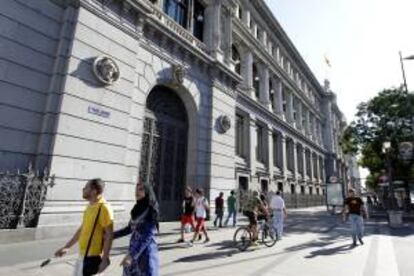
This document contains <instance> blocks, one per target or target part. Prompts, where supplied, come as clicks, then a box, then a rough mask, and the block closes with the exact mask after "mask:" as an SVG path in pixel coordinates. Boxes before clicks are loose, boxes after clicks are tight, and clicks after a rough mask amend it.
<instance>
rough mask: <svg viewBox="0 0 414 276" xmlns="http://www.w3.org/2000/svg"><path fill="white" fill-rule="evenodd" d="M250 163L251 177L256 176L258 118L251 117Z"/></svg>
mask: <svg viewBox="0 0 414 276" xmlns="http://www.w3.org/2000/svg"><path fill="white" fill-rule="evenodd" d="M249 131H250V135H249V149H250V151H249V163H250V171H251V175H252V176H254V175H255V174H256V146H257V135H256V118H255V117H253V116H250V124H249Z"/></svg>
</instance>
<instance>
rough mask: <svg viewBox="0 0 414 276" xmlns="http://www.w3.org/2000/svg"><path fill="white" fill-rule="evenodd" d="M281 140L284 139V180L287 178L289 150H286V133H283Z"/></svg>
mask: <svg viewBox="0 0 414 276" xmlns="http://www.w3.org/2000/svg"><path fill="white" fill-rule="evenodd" d="M280 135H281V140H282V160H283V162H282V171H283V179H284V181H286V180H287V152H286V134H284V133H281V134H280Z"/></svg>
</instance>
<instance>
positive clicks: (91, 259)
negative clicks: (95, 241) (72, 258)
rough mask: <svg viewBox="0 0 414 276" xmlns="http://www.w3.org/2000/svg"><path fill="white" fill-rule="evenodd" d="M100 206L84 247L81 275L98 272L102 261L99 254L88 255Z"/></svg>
mask: <svg viewBox="0 0 414 276" xmlns="http://www.w3.org/2000/svg"><path fill="white" fill-rule="evenodd" d="M101 208H102V204H101V206H99V210H98V214H97V215H96V218H95V222H94V224H93V228H92V233H91V236H90V237H89V241H88V246H87V247H86V251H85V257H84V258H83V269H82V272H83V276H90V275H95V274H98V270H99V265H100V264H101V262H102V258H101V256H88V252H89V248H90V247H91V242H92V237H93V234H94V232H95V228H96V224H97V222H98V219H99V214H100V213H101Z"/></svg>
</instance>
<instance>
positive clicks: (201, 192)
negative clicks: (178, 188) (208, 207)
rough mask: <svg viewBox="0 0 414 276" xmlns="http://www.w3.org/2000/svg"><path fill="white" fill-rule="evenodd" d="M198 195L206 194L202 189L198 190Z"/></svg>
mask: <svg viewBox="0 0 414 276" xmlns="http://www.w3.org/2000/svg"><path fill="white" fill-rule="evenodd" d="M196 193H197V194H199V195H203V194H204V191H203V189H201V188H197V189H196Z"/></svg>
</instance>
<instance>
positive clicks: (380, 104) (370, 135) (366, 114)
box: [341, 88, 414, 188]
mask: <svg viewBox="0 0 414 276" xmlns="http://www.w3.org/2000/svg"><path fill="white" fill-rule="evenodd" d="M413 116H414V95H413V94H409V93H407V92H405V91H404V90H403V89H402V88H392V89H386V90H383V91H381V92H380V93H379V94H378V95H377V96H375V97H374V98H372V99H370V100H369V101H367V102H362V103H361V104H359V105H358V107H357V113H356V119H355V120H354V121H353V122H351V124H350V125H349V127H348V128H347V129H346V130H345V132H344V134H343V137H342V139H341V144H342V147H343V149H344V152H345V153H353V154H357V153H360V155H361V158H360V160H359V162H360V165H361V166H362V167H365V168H367V169H368V170H369V171H370V174H371V175H370V176H369V177H368V179H367V183H368V184H369V185H372V187H374V188H375V186H376V183H377V181H376V180H377V178H378V176H379V174H380V172H381V170H383V169H384V168H386V162H387V161H386V160H387V158H390V160H391V164H392V166H393V171H394V175H395V176H404V174H407V172H409V171H410V165H412V164H405V163H402V162H400V161H399V159H398V152H397V149H398V143H399V142H402V141H412V140H413V137H414V134H413V130H412V125H411V122H412V121H411V120H412V118H413ZM385 141H390V142H391V148H392V151H391V153H390V154H389V155H387V156H386V155H384V153H383V152H382V145H383V143H384V142H385ZM407 166H408V167H407ZM405 177H407V176H405Z"/></svg>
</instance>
